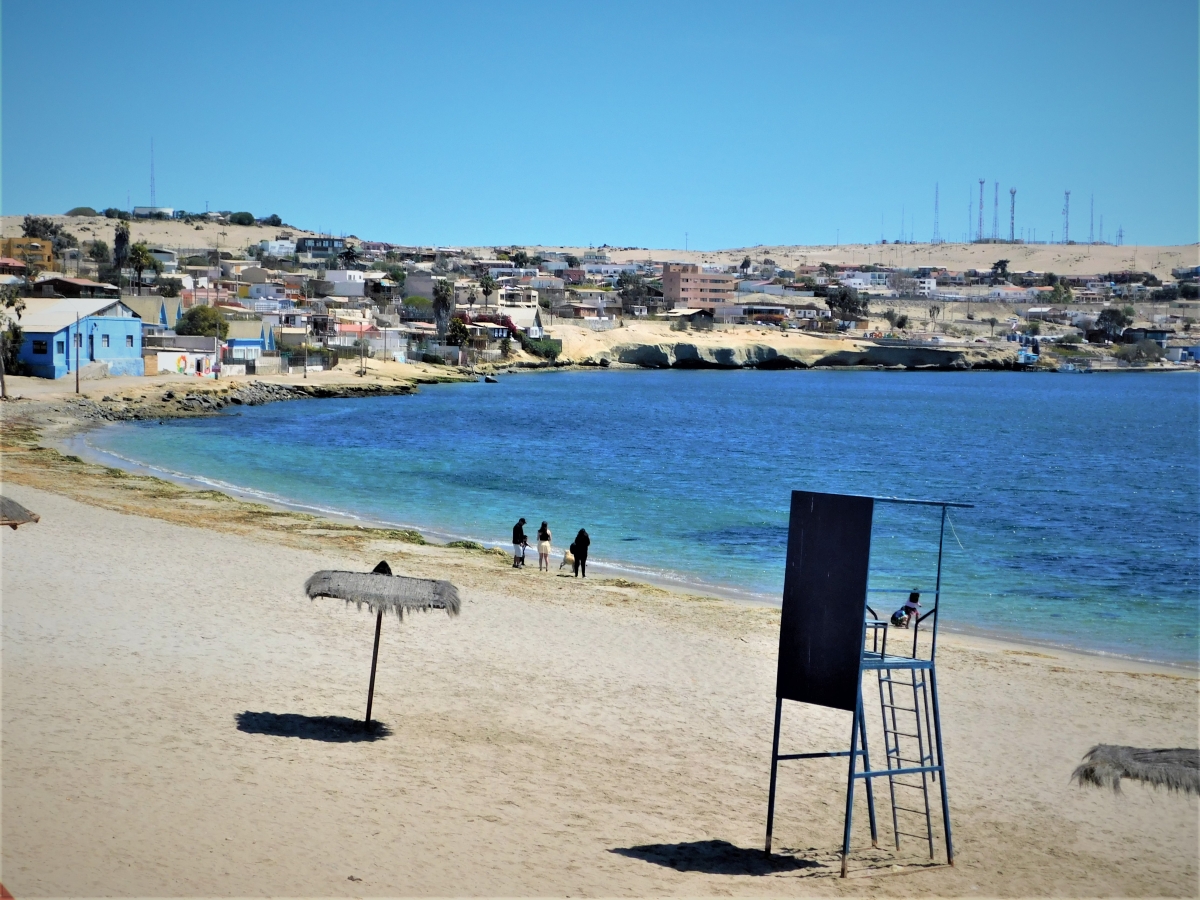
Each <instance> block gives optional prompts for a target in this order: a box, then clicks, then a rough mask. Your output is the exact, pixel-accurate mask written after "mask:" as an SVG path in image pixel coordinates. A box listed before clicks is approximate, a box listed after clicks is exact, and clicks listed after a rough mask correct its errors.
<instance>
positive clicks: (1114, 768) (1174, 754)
mask: <svg viewBox="0 0 1200 900" xmlns="http://www.w3.org/2000/svg"><path fill="white" fill-rule="evenodd" d="M1083 760H1084V761H1083V764H1082V765H1081V766H1079V767H1078V768H1077V769H1076V770H1075V771H1074V772H1073V773H1072V774H1071V778H1072V779H1073V780H1074V781H1078V782H1079V783H1080V784H1081V785H1084V784H1090V785H1094V786H1096V787H1111V788H1112V789H1113V791H1114V793H1117V794H1119V793H1121V779H1122V778H1133V779H1135V780H1137V781H1140V782H1142V783H1143V784H1152V785H1154V786H1155V787H1165V788H1166V789H1167V790H1169V791H1182V792H1183V793H1185V794H1200V750H1189V749H1187V748H1184V747H1177V748H1175V749H1172V750H1145V749H1143V748H1141V747H1120V746H1117V745H1115V744H1097V745H1096V746H1095V747H1093V748H1092V749H1091V750H1089V751H1088V752H1087V755H1086V756H1084V758H1083Z"/></svg>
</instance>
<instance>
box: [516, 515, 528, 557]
mask: <svg viewBox="0 0 1200 900" xmlns="http://www.w3.org/2000/svg"><path fill="white" fill-rule="evenodd" d="M528 546H529V539H528V538H527V537H525V520H524V519H521V520H520V521H519V522H517V524H516V525H514V526H513V568H514V569H519V568H520V567H521V566H523V565H525V548H526V547H528Z"/></svg>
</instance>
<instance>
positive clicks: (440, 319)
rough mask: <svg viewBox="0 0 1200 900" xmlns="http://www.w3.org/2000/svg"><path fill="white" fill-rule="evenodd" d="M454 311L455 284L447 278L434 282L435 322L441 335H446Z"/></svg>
mask: <svg viewBox="0 0 1200 900" xmlns="http://www.w3.org/2000/svg"><path fill="white" fill-rule="evenodd" d="M452 312H454V285H453V284H451V283H450V282H449V281H447V280H446V279H445V278H439V279H438V280H437V281H435V282H434V283H433V324H434V325H436V326H437V333H438V336H439V337H445V336H446V329H447V327H449V325H450V313H452Z"/></svg>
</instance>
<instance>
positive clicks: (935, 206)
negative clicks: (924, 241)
mask: <svg viewBox="0 0 1200 900" xmlns="http://www.w3.org/2000/svg"><path fill="white" fill-rule="evenodd" d="M941 242H942V235H941V233H940V231H939V229H938V185H937V182H936V181H935V182H934V184H933V240H932V241H931V242H930V243H933V244H940V243H941Z"/></svg>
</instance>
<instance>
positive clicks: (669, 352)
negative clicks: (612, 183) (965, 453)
mask: <svg viewBox="0 0 1200 900" xmlns="http://www.w3.org/2000/svg"><path fill="white" fill-rule="evenodd" d="M596 357H597V358H598V359H599V360H601V361H602V360H604V359H611V360H612V361H614V362H620V363H625V364H627V365H634V366H640V367H642V368H648V369H666V368H676V369H686V368H693V369H702V368H703V369H746V368H759V369H808V368H812V367H814V366H882V367H885V368H905V369H978V368H982V369H1005V368H1011V367H1012V365H1013V363H1014V362H1015V353H1013V352H1012V351H1010V350H1007V349H1005V348H996V347H994V346H989V347H972V346H970V345H946V346H944V347H938V346H929V345H910V346H897V345H888V346H883V345H879V344H874V343H871V342H868V341H864V342H861V343H854V342H838V344H836V345H832V346H830V347H829V348H828V349H826V348H821V347H812V346H805V347H796V348H788V347H777V346H774V345H772V344H765V343H753V342H745V343H738V344H731V345H720V344H707V343H696V342H689V341H674V342H661V343H655V344H618V345H616V346H614V347H613V348H612V350H611V351H608V352H602V353H599V354H596Z"/></svg>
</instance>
